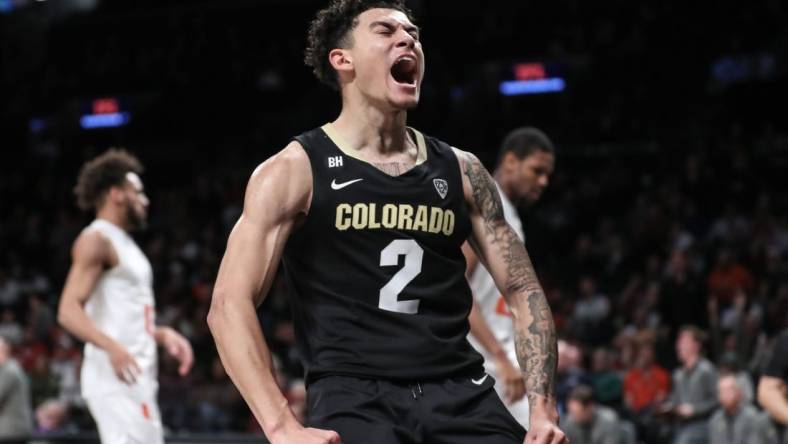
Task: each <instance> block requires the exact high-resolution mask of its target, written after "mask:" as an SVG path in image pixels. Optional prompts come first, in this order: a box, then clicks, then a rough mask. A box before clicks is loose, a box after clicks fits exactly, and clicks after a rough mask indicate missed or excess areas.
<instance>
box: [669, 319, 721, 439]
mask: <svg viewBox="0 0 788 444" xmlns="http://www.w3.org/2000/svg"><path fill="white" fill-rule="evenodd" d="M705 339H706V338H705V334H704V333H703V331H702V330H700V329H699V328H697V327H693V326H687V327H684V328H682V329H681V331H680V332H679V337H678V339H677V340H676V352H677V354H678V357H679V361H681V364H682V366H681V367H680V368H678V369H676V370H675V371H674V372H673V392H672V393H671V396H670V409H671V411H672V412H673V414H674V415H675V416H676V418H677V419H678V424H677V427H676V434H675V437H674V439H673V443H674V444H704V443H707V442H708V433H709V431H708V423H707V421H708V417H709V415H710V414H711V412H712V411H714V409H715V408H716V407H717V370H716V369H715V368H714V364H712V363H711V362H709V361H708V360H707V359H706V358H704V357H702V356H701V349H702V345H703V342H704V341H705Z"/></svg>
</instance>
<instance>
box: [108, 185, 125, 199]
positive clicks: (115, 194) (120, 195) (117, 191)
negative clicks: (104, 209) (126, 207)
mask: <svg viewBox="0 0 788 444" xmlns="http://www.w3.org/2000/svg"><path fill="white" fill-rule="evenodd" d="M125 198H126V195H125V193H124V192H123V187H120V186H111V187H109V190H107V195H106V197H105V199H107V200H109V201H110V202H122V201H123V199H125Z"/></svg>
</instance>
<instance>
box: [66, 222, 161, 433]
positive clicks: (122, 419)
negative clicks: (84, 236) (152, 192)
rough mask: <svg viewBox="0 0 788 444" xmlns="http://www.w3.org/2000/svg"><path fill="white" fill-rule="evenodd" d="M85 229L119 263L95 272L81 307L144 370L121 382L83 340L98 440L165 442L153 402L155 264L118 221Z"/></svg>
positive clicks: (84, 380) (84, 381)
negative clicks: (100, 237) (103, 239)
mask: <svg viewBox="0 0 788 444" xmlns="http://www.w3.org/2000/svg"><path fill="white" fill-rule="evenodd" d="M85 230H86V231H92V230H96V231H98V232H100V233H101V234H102V235H103V236H104V237H106V238H107V240H109V242H110V244H111V245H112V247H113V248H114V250H115V253H116V255H117V257H118V264H117V265H116V266H115V267H113V268H111V269H109V270H107V271H105V272H104V273H103V274H102V275H101V276H100V277H99V279H98V281H97V282H96V286H95V288H94V289H93V292H92V293H91V294H90V297H89V298H88V301H87V303H86V304H85V311H86V312H87V314H88V316H90V318H91V319H92V321H93V322H94V323H95V325H96V328H98V329H99V330H101V331H102V332H103V333H104V334H106V335H107V336H109V337H111V338H113V339H114V340H115V341H117V342H118V343H120V344H121V345H122V346H123V347H125V348H126V350H128V352H129V353H130V354H131V355H132V356H133V357H134V359H135V360H136V362H137V364H138V365H139V367H140V369H141V370H142V373H141V374H140V375H139V376H138V377H137V380H136V382H135V383H134V384H131V385H129V384H126V383H124V382H123V381H121V380H120V379H119V378H118V377H117V376H116V375H115V371H114V369H113V368H112V364H111V362H110V359H109V355H108V354H107V353H106V352H105V351H104V350H103V349H101V348H98V347H96V346H95V345H93V344H90V343H88V344H85V356H84V360H83V362H82V372H81V385H82V396H83V397H84V398H85V400H86V401H87V404H88V408H89V409H90V412H91V414H92V415H93V418H94V420H95V421H96V424H97V426H98V429H99V435H100V436H101V442H102V444H127V443H128V444H132V443H140V444H160V443H163V442H164V441H163V433H162V424H161V417H160V414H159V408H158V404H157V402H156V395H157V392H158V382H157V348H156V341H155V339H154V337H153V333H154V330H155V301H154V297H153V270H152V268H151V265H150V262H149V261H148V258H147V257H146V256H145V254H144V253H143V252H142V250H141V249H140V248H139V246H137V243H136V242H135V241H134V239H133V238H132V237H131V236H130V235H129V234H128V233H127V232H126V231H125V230H123V229H121V228H120V227H118V226H116V225H114V224H112V223H111V222H108V221H106V220H102V219H96V220H95V221H93V223H91V224H90V225H89V226H88V227H87V228H85Z"/></svg>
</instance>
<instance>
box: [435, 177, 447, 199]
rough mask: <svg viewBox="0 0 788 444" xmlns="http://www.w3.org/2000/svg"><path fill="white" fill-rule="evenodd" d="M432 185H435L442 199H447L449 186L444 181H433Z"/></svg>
mask: <svg viewBox="0 0 788 444" xmlns="http://www.w3.org/2000/svg"><path fill="white" fill-rule="evenodd" d="M432 184H433V185H435V189H436V190H437V191H438V194H440V195H441V199H445V198H446V193H448V192H449V184H448V183H446V181H445V180H443V179H432Z"/></svg>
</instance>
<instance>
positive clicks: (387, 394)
mask: <svg viewBox="0 0 788 444" xmlns="http://www.w3.org/2000/svg"><path fill="white" fill-rule="evenodd" d="M306 60H307V64H309V65H310V66H312V67H313V68H314V71H315V74H316V75H317V77H318V78H319V79H320V80H322V81H324V82H326V83H328V84H329V85H331V86H333V87H335V88H337V89H339V91H340V92H341V96H342V111H341V113H340V115H339V117H338V118H337V119H336V120H335V121H334V122H332V123H329V124H326V125H324V126H323V127H321V128H317V129H314V130H311V131H308V132H306V133H304V134H302V135H300V136H298V137H296V138H295V139H294V140H293V141H292V142H291V143H290V144H288V145H287V146H286V147H285V148H284V149H283V150H282V151H281V152H279V153H278V154H277V155H275V156H273V157H272V158H270V159H268V160H267V161H266V162H264V163H263V164H262V165H260V166H259V167H258V168H257V169H256V170H255V171H254V173H253V174H252V177H251V179H250V181H249V184H248V186H247V190H246V198H245V202H244V211H243V214H242V216H241V218H240V219H239V221H238V222H237V224H236V226H235V227H234V229H233V231H232V233H231V234H230V238H229V240H228V245H227V251H226V252H225V255H224V258H223V260H222V264H221V267H220V269H219V275H218V278H217V281H216V285H215V290H214V294H213V301H212V305H211V310H210V314H209V316H208V323H209V325H210V328H211V332H212V333H213V335H214V338H215V340H216V344H217V348H218V350H219V354H220V356H221V358H222V362H223V363H224V365H225V367H226V368H227V371H228V373H229V375H230V377H231V378H232V379H233V382H234V383H235V384H236V385H237V386H238V388H239V390H240V392H241V393H242V394H243V396H244V398H245V399H246V401H247V403H248V404H249V406H250V408H251V410H252V412H253V413H254V415H255V417H256V418H257V420H258V421H259V422H260V424H261V426H262V428H263V431H264V432H265V434H266V436H267V437H268V439H269V440H270V441H271V442H272V443H273V444H318V443H340V442H341V443H345V444H369V443H371V444H411V443H412V444H416V443H425V444H464V443H468V444H470V443H474V444H476V443H484V444H521V443H523V442H524V441H525V442H528V443H540V444H548V443H550V444H557V443H566V442H567V441H566V438H565V437H564V434H563V432H561V430H560V429H558V427H557V424H556V423H557V412H556V407H555V398H554V394H553V391H554V373H555V366H556V355H557V350H556V338H555V328H554V325H553V320H552V315H551V312H550V308H549V307H548V305H547V302H546V299H545V296H544V293H543V291H542V288H541V286H540V285H539V282H538V281H537V278H536V275H535V273H534V270H533V268H532V265H531V262H530V259H529V258H528V254H527V252H526V251H525V248H524V246H523V243H522V241H520V239H519V238H518V236H517V235H516V234H515V233H514V231H513V230H512V229H511V227H510V226H509V225H508V224H507V223H506V221H505V220H504V216H503V211H502V206H501V200H500V198H499V195H498V191H497V190H496V187H495V184H494V182H493V180H492V179H491V178H490V175H489V174H488V173H487V171H486V170H485V169H484V167H483V166H482V165H481V163H480V162H479V160H478V159H476V157H474V156H473V155H472V154H470V153H467V152H464V151H460V150H458V149H456V148H452V147H450V146H449V145H447V144H445V143H443V142H441V141H439V140H437V139H434V138H431V137H427V136H425V135H423V134H421V133H420V132H418V131H416V130H415V129H412V128H409V127H407V126H406V115H407V110H408V109H410V108H413V107H415V106H416V105H417V104H418V100H419V90H420V85H421V80H422V78H423V76H424V54H423V52H422V47H421V43H420V42H419V29H418V28H417V27H416V26H415V25H414V24H413V21H412V19H411V14H410V12H409V11H408V10H407V8H405V7H404V6H403V4H402V3H401V2H400V1H363V0H337V1H333V2H332V3H331V4H330V5H329V6H328V7H327V8H326V9H324V10H322V11H320V12H319V13H318V15H317V18H316V19H315V20H314V21H313V22H312V25H311V27H310V31H309V48H308V49H307V58H306ZM466 239H467V240H468V241H469V242H470V244H471V245H472V246H473V248H474V249H475V251H476V254H477V256H478V257H479V259H480V260H481V261H482V262H483V263H484V264H485V265H486V266H487V268H488V269H489V270H490V271H491V274H492V275H493V277H494V280H495V282H496V284H497V285H498V287H499V288H500V290H501V292H502V294H503V295H504V296H505V298H506V300H507V303H508V305H509V307H510V309H511V312H512V314H513V318H514V322H515V324H516V331H517V334H516V336H517V338H516V344H517V356H518V359H519V362H520V366H521V367H522V369H523V373H524V379H525V384H526V388H527V391H528V397H529V401H530V404H531V418H530V426H531V429H530V430H529V431H528V433H527V437H526V431H525V430H524V429H523V428H522V427H521V426H520V425H519V424H518V423H517V422H516V421H515V420H514V418H512V417H511V415H510V414H509V412H508V411H507V410H506V408H505V407H504V406H503V404H502V403H501V401H500V399H499V398H498V396H497V395H496V393H495V391H494V390H493V386H494V381H493V380H492V378H490V377H488V376H487V375H485V374H484V370H483V368H482V359H481V357H480V356H479V354H478V353H476V352H475V351H474V350H473V348H472V347H471V346H470V345H469V344H468V342H467V339H466V335H467V333H468V313H469V312H470V309H471V305H472V299H471V293H470V290H469V288H468V284H467V281H466V280H465V277H464V272H465V260H464V257H463V254H462V251H461V246H462V244H463V242H464V241H465V240H466ZM280 260H281V262H282V263H283V265H284V269H285V274H286V277H287V279H288V281H289V284H290V287H291V289H292V290H293V291H292V297H293V299H292V305H293V310H294V319H295V325H296V336H297V344H298V348H299V352H300V354H301V358H302V361H303V364H304V368H305V370H306V381H307V386H308V388H307V391H308V412H309V413H308V415H309V416H308V420H307V424H305V425H302V424H300V423H298V422H297V421H296V419H295V417H294V415H293V413H292V412H291V411H290V409H289V408H288V405H287V401H286V399H285V398H284V396H283V395H282V393H281V391H280V389H279V388H278V386H277V384H276V382H275V380H274V377H273V375H272V372H271V356H270V353H269V350H268V347H267V346H266V343H265V340H264V338H263V335H262V331H261V329H260V325H259V323H258V320H257V316H256V313H255V307H256V306H257V305H259V304H260V303H261V302H262V300H263V298H264V297H265V295H266V293H267V291H268V289H269V288H270V285H271V281H272V280H273V278H274V275H275V272H276V269H277V267H278V265H279V262H280Z"/></svg>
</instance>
